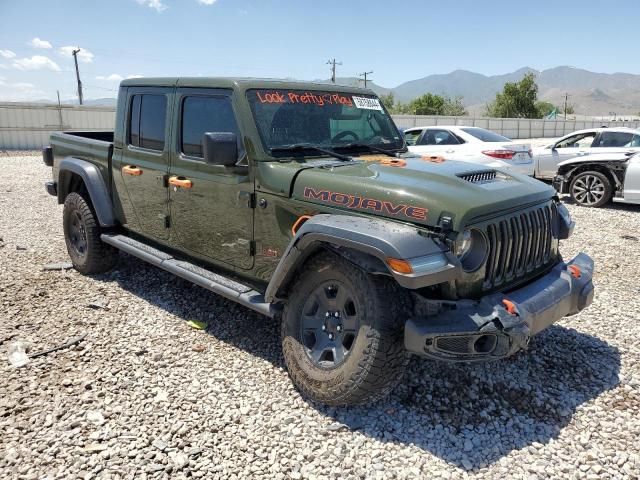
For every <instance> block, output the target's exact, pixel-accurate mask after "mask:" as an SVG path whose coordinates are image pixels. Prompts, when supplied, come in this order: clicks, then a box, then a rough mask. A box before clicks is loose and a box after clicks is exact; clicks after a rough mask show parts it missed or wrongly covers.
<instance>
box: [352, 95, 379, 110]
mask: <svg viewBox="0 0 640 480" xmlns="http://www.w3.org/2000/svg"><path fill="white" fill-rule="evenodd" d="M353 103H354V104H355V105H356V107H358V108H364V109H366V110H382V105H380V100H378V99H377V98H368V97H353Z"/></svg>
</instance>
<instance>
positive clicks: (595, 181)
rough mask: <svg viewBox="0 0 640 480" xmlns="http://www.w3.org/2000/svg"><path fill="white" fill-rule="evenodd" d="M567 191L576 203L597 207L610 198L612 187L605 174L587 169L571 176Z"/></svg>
mask: <svg viewBox="0 0 640 480" xmlns="http://www.w3.org/2000/svg"><path fill="white" fill-rule="evenodd" d="M569 192H570V193H571V198H573V200H574V201H575V202H576V203H577V204H578V205H582V206H583V207H594V208H597V207H601V206H603V205H604V204H605V203H607V202H608V201H609V200H611V196H612V194H613V188H612V187H611V181H610V180H609V178H607V176H606V175H605V174H603V173H601V172H596V171H588V172H580V173H579V174H577V175H576V176H575V177H573V180H571V185H570V187H569Z"/></svg>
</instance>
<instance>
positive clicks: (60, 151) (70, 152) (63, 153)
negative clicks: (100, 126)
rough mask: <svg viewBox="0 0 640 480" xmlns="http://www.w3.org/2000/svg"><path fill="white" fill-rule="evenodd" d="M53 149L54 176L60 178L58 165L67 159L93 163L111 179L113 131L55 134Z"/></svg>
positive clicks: (51, 139)
mask: <svg viewBox="0 0 640 480" xmlns="http://www.w3.org/2000/svg"><path fill="white" fill-rule="evenodd" d="M50 144H51V148H52V149H53V158H54V160H53V174H54V178H55V179H57V178H58V165H59V164H60V162H61V161H62V160H63V159H64V158H67V157H73V158H78V159H82V160H86V161H88V162H91V163H93V164H94V165H95V166H96V167H98V169H99V170H100V171H101V172H102V173H103V175H104V178H109V170H110V168H109V163H110V162H111V156H112V154H113V130H104V131H93V132H55V133H52V134H51V138H50Z"/></svg>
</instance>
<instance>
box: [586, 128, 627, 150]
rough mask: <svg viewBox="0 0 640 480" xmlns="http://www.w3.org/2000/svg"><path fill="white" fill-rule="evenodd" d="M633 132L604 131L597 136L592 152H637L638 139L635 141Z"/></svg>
mask: <svg viewBox="0 0 640 480" xmlns="http://www.w3.org/2000/svg"><path fill="white" fill-rule="evenodd" d="M634 137H637V135H634V134H633V132H615V131H613V132H612V131H606V130H605V131H603V132H600V135H598V136H597V137H596V140H595V141H594V142H593V150H592V152H591V153H623V152H629V153H631V152H637V151H638V148H637V146H636V147H634V145H636V142H637V140H635V141H634Z"/></svg>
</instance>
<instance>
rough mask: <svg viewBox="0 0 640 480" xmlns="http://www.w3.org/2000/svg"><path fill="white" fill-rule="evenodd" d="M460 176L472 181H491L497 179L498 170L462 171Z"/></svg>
mask: <svg viewBox="0 0 640 480" xmlns="http://www.w3.org/2000/svg"><path fill="white" fill-rule="evenodd" d="M458 178H461V179H462V180H464V181H466V182H470V183H482V182H491V181H492V180H495V179H496V171H495V170H483V171H481V172H471V173H461V174H459V175H458Z"/></svg>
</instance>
